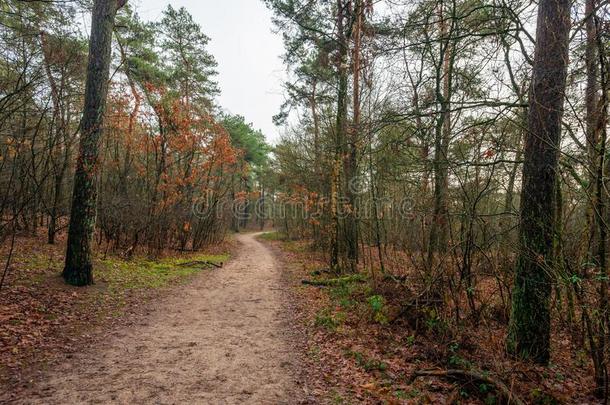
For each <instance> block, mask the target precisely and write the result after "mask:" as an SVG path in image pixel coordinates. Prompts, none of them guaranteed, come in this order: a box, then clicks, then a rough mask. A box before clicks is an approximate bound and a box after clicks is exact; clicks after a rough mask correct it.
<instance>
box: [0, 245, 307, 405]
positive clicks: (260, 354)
mask: <svg viewBox="0 0 610 405" xmlns="http://www.w3.org/2000/svg"><path fill="white" fill-rule="evenodd" d="M236 239H237V242H238V243H239V247H238V248H237V249H235V252H236V253H235V257H234V258H232V259H231V260H230V261H229V262H228V263H227V264H225V265H224V267H223V268H219V269H214V270H210V271H208V272H203V273H201V274H199V275H197V276H195V277H193V278H192V280H191V281H190V282H189V283H188V284H185V285H182V286H180V287H175V288H173V289H172V291H171V292H170V293H169V294H167V296H165V297H162V298H159V299H157V300H155V301H154V302H151V303H150V304H149V305H148V306H149V311H148V313H140V314H137V316H135V315H134V316H132V317H131V323H130V324H129V323H128V324H126V325H121V326H114V327H110V328H107V330H106V333H105V334H104V335H103V338H102V339H100V338H99V336H97V338H95V339H93V341H92V342H87V341H85V342H82V344H83V349H81V350H74V351H73V352H72V351H71V352H70V353H69V354H67V355H65V356H63V358H58V359H56V361H54V362H53V363H52V364H49V365H48V366H47V367H46V368H45V369H44V371H42V372H38V373H36V374H32V375H30V376H29V377H28V378H22V381H21V384H20V385H19V386H18V387H17V388H15V389H12V390H6V391H4V392H3V393H0V402H3V401H7V402H11V403H28V404H32V403H44V404H66V403H214V404H220V403H253V404H267V403H269V404H281V403H299V402H301V401H300V399H299V398H300V397H303V396H304V391H303V389H302V388H299V381H298V380H299V377H300V374H299V373H300V370H299V363H300V361H299V356H298V350H297V351H295V347H298V346H299V345H300V343H299V341H300V339H301V336H302V335H301V334H300V333H298V331H296V330H295V329H293V328H291V327H289V321H290V319H291V315H290V313H289V312H288V311H287V307H286V306H285V305H283V302H284V301H285V300H284V299H283V292H282V291H283V289H282V287H281V283H280V271H279V270H280V269H279V267H278V266H277V265H276V261H275V259H274V257H273V256H272V254H271V253H270V251H269V250H268V249H267V248H266V247H265V246H263V245H262V244H261V243H260V242H258V241H257V240H255V239H254V236H253V235H252V234H244V235H238V236H237V237H236ZM24 380H25V381H24Z"/></svg>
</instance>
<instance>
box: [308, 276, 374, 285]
mask: <svg viewBox="0 0 610 405" xmlns="http://www.w3.org/2000/svg"><path fill="white" fill-rule="evenodd" d="M365 280H366V277H365V276H364V275H363V274H354V275H351V276H345V277H338V278H329V279H325V280H324V279H323V280H307V279H305V280H301V283H303V284H305V285H312V286H315V287H329V286H337V285H344V284H349V283H362V282H364V281H365Z"/></svg>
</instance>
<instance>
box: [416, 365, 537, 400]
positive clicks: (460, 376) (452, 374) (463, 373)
mask: <svg viewBox="0 0 610 405" xmlns="http://www.w3.org/2000/svg"><path fill="white" fill-rule="evenodd" d="M417 377H441V378H447V379H452V380H460V381H462V382H465V383H470V384H474V383H476V382H480V383H481V382H482V383H485V384H489V385H491V386H492V387H493V388H494V389H495V390H496V392H497V393H498V394H500V395H501V396H502V398H504V400H505V401H506V403H507V404H512V405H525V402H523V400H521V399H520V398H519V397H518V396H517V395H515V394H514V393H513V392H512V391H511V389H510V388H508V386H507V385H506V384H504V383H503V382H502V381H499V380H495V379H493V378H491V377H489V376H486V375H484V374H481V373H477V372H474V371H467V370H457V369H456V370H418V371H415V372H414V373H413V378H414V379H415V378H417Z"/></svg>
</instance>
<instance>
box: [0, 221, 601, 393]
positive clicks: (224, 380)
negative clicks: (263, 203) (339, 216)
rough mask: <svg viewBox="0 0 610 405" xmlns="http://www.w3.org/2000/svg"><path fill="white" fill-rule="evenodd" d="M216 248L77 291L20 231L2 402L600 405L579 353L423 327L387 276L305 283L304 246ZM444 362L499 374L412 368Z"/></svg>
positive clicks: (1, 350)
mask: <svg viewBox="0 0 610 405" xmlns="http://www.w3.org/2000/svg"><path fill="white" fill-rule="evenodd" d="M218 248H219V249H220V250H221V251H226V250H227V249H230V250H231V252H232V253H231V255H232V258H231V259H230V260H229V261H228V262H226V263H225V264H224V266H223V267H222V268H216V267H212V268H206V269H201V268H194V267H191V266H192V264H191V263H194V261H207V260H211V261H212V260H213V261H216V262H219V261H226V260H227V257H228V256H227V255H225V254H223V255H218V254H217V253H219V251H217V252H207V253H208V255H203V254H194V255H191V256H189V257H180V258H176V257H173V258H172V257H168V258H165V259H160V260H159V261H155V262H149V261H145V260H142V259H132V260H131V261H123V260H119V259H116V258H115V259H102V258H98V259H97V260H98V262H97V264H96V274H97V275H96V277H97V278H96V279H97V282H96V285H95V286H92V287H87V288H84V289H82V288H80V289H78V288H73V287H69V286H65V285H64V284H63V283H62V281H61V279H60V277H58V275H57V274H58V272H59V269H60V268H61V256H62V249H61V247H54V248H49V247H48V246H45V245H44V244H41V243H40V241H38V242H36V241H33V240H29V239H24V240H23V241H20V243H19V249H17V253H16V255H15V258H14V260H15V261H14V266H15V267H16V268H15V269H13V271H12V272H11V274H12V276H11V279H10V280H9V281H10V284H9V285H10V286H11V288H7V289H6V291H3V292H2V293H1V294H0V326H1V327H0V366H3V368H2V367H0V403H5V402H6V403H19V404H21V403H28V404H37V403H38V404H64V403H120V404H123V403H125V404H127V403H160V404H172V403H213V404H223V403H228V404H234V403H235V404H237V403H240V404H241V403H252V404H309V403H311V404H436V403H462V404H469V403H476V404H485V403H502V400H500V398H499V396H498V395H499V394H498V391H497V390H496V389H495V388H494V385H493V384H494V382H500V383H502V382H504V384H505V386H506V387H509V390H510V391H511V395H512V393H513V392H514V393H515V394H516V395H519V396H520V397H521V398H522V399H523V401H524V402H525V403H531V404H553V403H583V404H588V403H595V400H594V399H593V398H592V397H591V396H590V394H589V393H590V381H589V380H590V378H589V377H588V376H589V375H590V373H589V372H588V370H587V363H586V358H584V357H583V356H582V355H579V356H580V357H578V358H575V359H571V358H567V357H565V356H562V357H558V358H556V363H555V364H552V365H551V366H550V367H548V368H541V367H535V366H531V365H526V364H523V363H520V362H515V361H511V360H509V359H506V357H505V356H504V355H498V353H499V350H501V344H502V343H501V340H502V336H503V335H504V332H503V331H502V330H500V329H498V328H492V327H489V328H488V329H489V330H486V329H485V330H477V329H474V330H472V331H470V330H465V331H463V332H462V333H460V334H459V336H448V335H450V334H448V332H447V331H446V330H445V329H444V328H442V327H441V326H442V325H441V324H438V322H439V321H437V322H436V323H434V322H431V321H430V319H428V320H426V321H425V322H424V330H417V329H414V328H412V327H411V326H410V325H409V324H408V322H407V321H406V320H405V319H403V318H400V317H395V316H393V315H392V306H391V302H390V301H388V300H389V299H390V298H391V294H388V293H389V291H384V290H383V289H382V288H380V286H378V287H377V288H376V289H374V288H372V287H371V285H370V283H369V282H364V280H361V279H357V280H356V279H354V280H353V282H346V283H337V284H333V285H306V284H304V283H302V280H305V279H307V280H310V281H311V280H314V281H315V280H328V279H329V277H330V279H332V277H331V276H330V275H325V272H324V266H325V262H324V260H323V258H322V257H321V256H320V255H319V254H318V253H316V252H314V251H312V250H311V247H310V245H309V243H308V242H307V241H286V240H283V239H282V236H281V235H280V234H278V233H264V234H241V235H237V236H236V237H235V241H234V243H233V244H231V246H220V247H218ZM2 253H3V254H6V252H2ZM209 253H214V254H215V255H213V256H210V255H209ZM41 262H43V263H41ZM7 293H8V294H7ZM399 298H400V297H399ZM443 331H444V332H443ZM559 343H561V342H559ZM555 344H557V342H556V343H555ZM561 344H563V343H561ZM564 352H566V351H564ZM447 369H456V370H473V371H475V372H478V373H480V375H482V376H483V377H484V378H489V381H490V382H486V381H478V380H476V379H464V378H458V380H457V381H456V380H452V379H446V378H442V377H440V378H439V376H420V377H417V373H418V372H420V371H422V370H435V371H443V370H447ZM482 370H484V371H482ZM510 403H514V401H510Z"/></svg>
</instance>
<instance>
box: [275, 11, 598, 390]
mask: <svg viewBox="0 0 610 405" xmlns="http://www.w3.org/2000/svg"><path fill="white" fill-rule="evenodd" d="M266 4H267V5H268V7H269V8H270V9H272V10H273V12H274V14H275V16H276V20H275V23H276V26H277V28H278V30H279V31H280V32H282V34H283V38H284V42H285V46H286V54H285V62H286V64H287V66H288V70H289V74H290V80H289V82H288V83H287V84H286V94H287V96H288V102H287V103H286V104H285V105H284V107H283V109H282V112H281V114H279V115H278V117H277V119H278V123H284V124H285V125H286V134H285V136H284V137H283V139H282V141H281V142H280V143H279V145H278V146H277V148H276V150H275V156H276V159H275V161H274V163H273V164H274V165H275V169H276V171H277V177H276V181H275V190H276V191H277V192H278V199H277V201H276V204H284V205H287V206H289V207H291V208H290V209H284V210H283V212H290V215H285V216H282V218H281V222H279V221H280V220H279V218H278V219H277V221H278V224H281V225H282V227H283V229H284V232H285V233H287V234H288V235H289V236H290V237H308V238H312V239H313V241H314V244H315V246H317V247H318V248H320V249H321V250H322V251H323V252H325V253H326V255H327V258H328V262H329V266H330V267H331V269H332V270H333V271H335V272H354V271H364V272H368V273H369V274H371V276H372V277H373V279H375V280H378V279H380V276H381V279H388V278H389V279H391V280H403V282H402V283H401V287H400V294H401V295H402V297H403V298H402V299H403V302H404V303H407V304H408V303H417V307H419V308H423V313H424V314H425V317H427V318H430V317H437V316H438V317H439V318H440V320H442V322H446V323H448V324H450V325H453V326H454V327H455V328H457V330H459V328H461V327H464V326H468V327H475V326H478V325H480V324H481V322H482V321H483V320H485V321H486V322H488V321H489V320H492V321H494V322H497V323H498V324H500V325H502V326H504V327H507V326H508V322H509V321H508V320H509V318H510V319H512V321H511V328H510V330H511V333H510V336H509V339H508V341H507V342H508V349H509V351H510V352H512V353H514V354H516V355H518V356H520V357H523V358H528V359H533V360H536V361H538V362H542V363H546V362H548V360H549V350H550V337H551V336H557V335H558V334H559V333H561V332H562V331H566V332H568V333H569V334H570V335H571V336H572V338H573V343H574V345H575V347H577V348H582V347H586V348H587V349H588V350H589V353H590V354H591V356H592V359H593V364H594V368H595V377H596V381H597V385H598V387H599V392H598V393H600V394H602V393H603V392H604V389H603V387H604V386H605V385H606V384H607V382H606V380H607V378H606V377H605V376H606V375H607V372H606V358H607V354H606V351H607V344H606V340H607V334H608V331H609V329H608V325H609V323H608V321H609V318H608V315H609V314H608V311H607V288H608V286H607V275H606V274H607V259H606V255H607V253H606V252H607V251H608V249H607V244H608V240H607V236H606V234H607V223H608V220H609V219H610V217H608V211H607V210H606V208H605V207H606V205H607V201H608V197H609V195H608V187H607V186H608V184H607V179H608V173H609V172H610V165H609V164H608V159H607V156H608V150H607V146H606V135H607V129H608V91H609V90H610V89H609V87H608V86H609V84H608V83H609V82H608V79H609V76H608V75H609V69H608V57H609V56H610V55H609V50H608V46H609V45H610V44H609V43H608V40H609V34H610V33H609V30H608V29H609V25H608V12H609V11H610V10H609V9H608V6H607V4H606V3H604V2H600V1H597V0H587V1H584V2H583V1H577V2H575V3H573V4H569V3H568V2H564V1H560V0H544V1H541V2H538V3H536V4H534V3H532V2H529V1H521V0H499V1H498V0H490V1H487V0H458V1H444V0H418V1H379V2H372V1H368V0H336V1H330V2H329V1H315V0H289V1H288V0H267V1H266ZM536 27H537V30H536ZM535 47H536V52H535V53H534V49H535ZM564 100H565V102H564ZM524 162H525V166H524V167H523V163H524ZM520 190H521V193H520ZM519 219H521V221H519ZM519 229H520V231H519ZM515 270H516V271H515ZM515 275H516V277H515ZM513 282H514V283H515V284H514V285H515V287H514V288H513ZM432 321H435V320H432ZM435 322H436V321H435ZM551 331H552V332H551Z"/></svg>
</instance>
